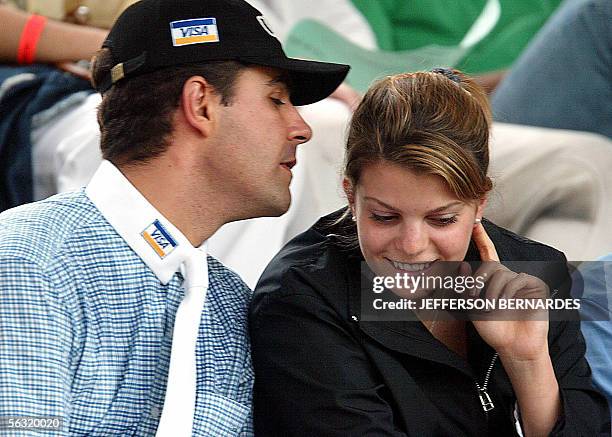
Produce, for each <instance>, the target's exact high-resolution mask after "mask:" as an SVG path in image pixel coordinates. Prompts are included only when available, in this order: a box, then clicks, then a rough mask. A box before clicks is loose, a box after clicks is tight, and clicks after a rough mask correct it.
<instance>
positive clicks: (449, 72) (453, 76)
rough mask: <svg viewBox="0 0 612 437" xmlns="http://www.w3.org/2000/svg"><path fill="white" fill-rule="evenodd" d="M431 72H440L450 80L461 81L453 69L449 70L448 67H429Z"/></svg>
mask: <svg viewBox="0 0 612 437" xmlns="http://www.w3.org/2000/svg"><path fill="white" fill-rule="evenodd" d="M431 72H432V73H438V74H441V75H442V76H444V77H446V78H447V79H450V80H452V81H453V82H456V83H461V78H460V77H459V76H458V75H456V74H455V73H453V70H451V69H450V68H433V69H431Z"/></svg>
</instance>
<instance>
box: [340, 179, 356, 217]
mask: <svg viewBox="0 0 612 437" xmlns="http://www.w3.org/2000/svg"><path fill="white" fill-rule="evenodd" d="M342 188H343V189H344V194H346V199H347V200H348V203H349V207H350V208H351V211H352V213H353V215H355V192H354V190H353V184H352V183H351V181H349V180H348V178H346V177H345V178H344V179H342Z"/></svg>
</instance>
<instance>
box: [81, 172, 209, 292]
mask: <svg viewBox="0 0 612 437" xmlns="http://www.w3.org/2000/svg"><path fill="white" fill-rule="evenodd" d="M85 193H86V194H87V196H88V197H89V199H90V200H91V201H92V203H93V204H94V205H95V206H96V208H98V210H99V211H100V213H102V215H103V216H104V218H105V219H106V220H107V221H108V222H109V223H110V225H111V226H112V227H113V228H114V229H115V230H116V231H117V233H118V234H119V235H120V236H121V238H123V239H124V240H125V242H126V243H127V244H128V245H129V246H130V247H131V248H132V250H133V251H134V252H136V254H137V255H138V256H139V257H140V258H141V259H142V260H143V261H144V263H145V264H146V265H147V266H148V267H149V268H150V269H151V270H152V271H153V273H155V275H156V276H157V278H158V279H159V280H160V282H162V283H163V284H167V283H168V282H170V279H172V276H173V275H174V273H175V272H177V271H178V270H179V267H180V266H181V264H182V263H183V261H184V260H185V259H186V257H187V255H188V254H189V251H191V250H193V249H194V248H193V246H192V245H191V243H190V242H189V240H188V239H187V237H185V235H183V233H182V232H181V231H179V230H178V229H177V228H176V226H174V225H173V224H172V223H171V222H170V221H169V220H168V219H167V218H166V217H164V216H163V215H162V214H161V213H160V212H159V211H158V210H157V209H155V207H154V206H153V205H151V204H150V203H149V201H148V200H147V199H145V197H144V196H143V195H142V194H141V193H140V192H139V191H138V190H137V189H136V187H134V186H133V185H132V184H131V183H130V181H129V180H128V179H127V178H126V177H125V176H124V175H123V174H122V173H121V172H120V171H119V169H118V168H117V167H115V166H114V165H113V164H112V163H111V162H109V161H102V164H100V167H99V168H98V170H97V171H96V173H95V174H94V176H93V178H92V179H91V182H89V184H88V185H87V188H85ZM205 249H206V248H205V245H202V246H201V247H200V250H204V251H205Z"/></svg>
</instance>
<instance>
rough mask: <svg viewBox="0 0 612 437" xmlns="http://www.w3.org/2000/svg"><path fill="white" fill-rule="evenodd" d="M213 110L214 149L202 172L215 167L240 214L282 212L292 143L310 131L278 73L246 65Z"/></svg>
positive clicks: (286, 204) (306, 137)
mask: <svg viewBox="0 0 612 437" xmlns="http://www.w3.org/2000/svg"><path fill="white" fill-rule="evenodd" d="M217 110H218V113H219V116H218V118H217V119H218V123H217V125H216V128H215V133H214V136H215V144H216V150H214V151H212V152H211V153H210V155H209V156H207V157H206V165H205V167H206V171H209V172H210V171H212V172H215V173H214V174H215V175H217V176H216V177H215V179H216V180H217V181H218V183H219V185H220V186H219V188H220V190H221V192H222V193H224V194H225V195H227V196H232V199H235V200H236V203H235V204H236V205H239V207H238V209H239V211H235V213H236V214H237V216H239V218H248V217H258V216H278V215H281V214H283V213H285V212H286V211H287V209H288V208H289V204H290V202H291V195H290V193H289V183H290V182H291V178H292V173H291V168H292V167H293V166H294V165H295V163H296V159H295V152H296V148H297V146H298V145H299V144H301V143H304V142H306V141H308V140H309V139H310V137H311V134H312V133H311V130H310V127H309V126H308V125H307V124H306V123H305V122H304V120H303V119H302V117H301V116H300V114H299V113H298V112H297V110H296V108H295V107H294V106H293V105H292V104H291V102H290V101H289V92H288V89H287V87H286V85H285V83H284V82H283V81H282V72H281V71H280V70H277V69H274V68H267V67H248V68H246V69H245V70H244V71H242V72H241V73H240V74H239V76H238V78H237V79H236V82H235V84H234V93H233V97H232V99H231V101H230V105H228V106H223V105H220V106H219V107H218V108H217Z"/></svg>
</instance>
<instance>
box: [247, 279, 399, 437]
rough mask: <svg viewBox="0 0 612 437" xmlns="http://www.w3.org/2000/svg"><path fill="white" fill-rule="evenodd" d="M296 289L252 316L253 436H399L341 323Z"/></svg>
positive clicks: (266, 299) (263, 299)
mask: <svg viewBox="0 0 612 437" xmlns="http://www.w3.org/2000/svg"><path fill="white" fill-rule="evenodd" d="M291 282H292V283H291ZM297 282H299V281H296V280H289V281H284V285H283V288H284V290H282V291H280V292H276V293H274V294H273V296H270V295H263V296H262V295H259V296H257V298H256V301H255V303H254V306H253V309H252V313H251V341H252V346H253V365H254V368H255V393H254V423H255V435H260V436H266V437H274V436H282V437H285V436H289V435H291V436H301V435H303V436H318V437H333V436H338V437H340V436H342V437H345V436H377V437H384V436H405V434H404V433H402V432H399V431H397V430H396V429H395V428H394V426H393V423H394V420H393V413H392V409H391V407H390V406H389V404H388V403H387V402H386V401H385V399H384V392H385V390H386V388H385V386H384V385H382V384H381V382H380V381H379V380H378V378H377V376H376V375H375V372H374V370H373V369H372V368H371V366H370V364H369V362H368V358H367V356H366V354H365V352H364V350H363V349H362V347H361V345H360V344H359V342H358V341H357V340H356V339H355V338H354V337H353V335H352V334H351V333H350V332H349V330H348V327H347V323H348V322H346V321H344V320H342V319H341V318H340V317H339V315H338V314H337V313H336V312H335V311H334V310H333V309H332V307H331V306H329V305H327V304H326V302H324V301H323V299H322V298H320V297H318V296H316V295H315V294H314V293H312V292H310V293H309V292H308V290H305V289H307V288H308V287H309V286H308V285H307V284H299V283H297ZM288 283H289V285H287V284H288ZM300 288H302V290H300ZM257 299H259V300H257Z"/></svg>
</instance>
